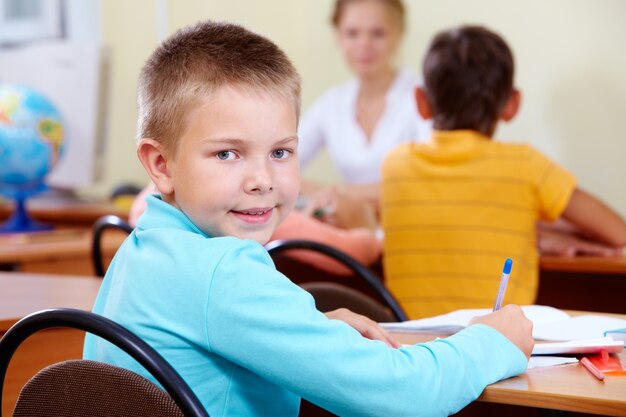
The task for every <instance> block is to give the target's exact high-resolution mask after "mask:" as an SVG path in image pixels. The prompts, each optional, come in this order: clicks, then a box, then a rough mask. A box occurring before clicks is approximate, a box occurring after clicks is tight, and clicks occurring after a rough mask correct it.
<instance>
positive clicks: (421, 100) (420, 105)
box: [415, 87, 433, 120]
mask: <svg viewBox="0 0 626 417" xmlns="http://www.w3.org/2000/svg"><path fill="white" fill-rule="evenodd" d="M415 102H416V103H417V112H418V113H419V114H420V116H422V119H424V120H428V119H431V118H432V117H433V113H432V111H431V109H430V103H428V96H426V90H424V89H423V88H421V87H417V88H416V89H415Z"/></svg>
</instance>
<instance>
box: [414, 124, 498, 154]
mask: <svg viewBox="0 0 626 417" xmlns="http://www.w3.org/2000/svg"><path fill="white" fill-rule="evenodd" d="M490 141H491V139H490V138H489V137H488V136H485V135H483V134H481V133H479V132H477V131H474V130H434V131H433V133H432V140H431V141H430V142H428V143H425V144H422V145H419V146H418V148H417V149H419V153H421V154H423V155H424V156H425V157H428V158H431V159H439V160H461V159H467V158H471V157H473V156H476V155H477V154H478V153H480V152H482V150H483V149H484V145H485V144H487V143H489V142H490Z"/></svg>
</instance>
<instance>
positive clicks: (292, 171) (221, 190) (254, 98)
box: [160, 86, 300, 244]
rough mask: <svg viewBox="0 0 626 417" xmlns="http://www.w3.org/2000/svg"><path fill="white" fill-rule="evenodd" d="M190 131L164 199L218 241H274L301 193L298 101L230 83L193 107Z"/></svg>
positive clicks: (171, 171) (184, 137)
mask: <svg viewBox="0 0 626 417" xmlns="http://www.w3.org/2000/svg"><path fill="white" fill-rule="evenodd" d="M187 126H188V129H187V130H186V132H185V133H184V134H183V135H182V136H181V137H180V138H179V139H178V145H177V150H176V154H175V156H174V157H173V158H172V159H169V160H168V161H167V169H168V171H169V175H168V177H169V182H170V183H169V184H166V186H165V187H163V188H166V191H170V192H164V190H163V189H162V190H161V192H162V194H163V199H164V200H165V201H167V202H169V203H171V204H173V205H175V206H176V207H178V208H179V209H181V210H182V211H183V212H184V213H185V214H186V215H187V216H188V217H189V218H190V219H191V220H192V221H193V222H194V223H195V224H196V226H198V227H199V228H200V229H202V230H203V231H204V232H205V233H207V234H209V235H211V236H235V237H238V238H241V239H252V240H255V241H257V242H259V243H261V244H265V243H267V242H268V241H269V239H270V237H271V235H272V234H273V233H274V230H275V229H276V227H277V226H278V224H279V223H280V222H281V221H282V220H283V219H284V218H285V217H286V216H287V214H288V213H289V211H290V210H291V209H292V208H293V206H294V204H295V201H296V198H297V195H298V192H299V189H300V169H299V164H298V158H297V155H296V151H297V145H298V138H297V117H296V113H295V108H294V104H293V102H292V101H291V100H289V99H286V98H284V97H281V96H279V95H270V94H268V93H267V92H263V91H260V90H253V91H250V90H245V89H242V88H238V87H231V86H226V87H222V88H220V89H219V90H217V91H216V92H215V93H214V94H212V95H211V97H210V98H209V99H207V100H205V101H204V102H203V103H202V104H201V105H200V106H198V107H197V108H195V109H194V110H193V112H192V113H191V114H190V116H189V120H188V124H187ZM168 186H169V187H170V188H168ZM160 188H161V187H160Z"/></svg>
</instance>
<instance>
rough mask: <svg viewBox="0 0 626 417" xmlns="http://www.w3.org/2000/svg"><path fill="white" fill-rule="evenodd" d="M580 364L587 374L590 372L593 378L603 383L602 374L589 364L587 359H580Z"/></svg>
mask: <svg viewBox="0 0 626 417" xmlns="http://www.w3.org/2000/svg"><path fill="white" fill-rule="evenodd" d="M580 363H581V364H582V365H583V366H584V367H585V368H587V370H588V371H589V372H591V374H592V375H593V376H595V377H596V378H598V379H599V380H600V381H604V373H602V371H601V370H599V369H598V368H596V366H595V365H594V364H593V363H591V361H590V360H589V359H588V358H587V357H582V358H581V359H580Z"/></svg>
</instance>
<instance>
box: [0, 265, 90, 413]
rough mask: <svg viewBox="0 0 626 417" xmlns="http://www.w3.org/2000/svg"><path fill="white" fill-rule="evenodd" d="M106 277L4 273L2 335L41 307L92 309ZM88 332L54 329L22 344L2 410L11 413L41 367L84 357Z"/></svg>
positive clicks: (9, 375)
mask: <svg viewBox="0 0 626 417" xmlns="http://www.w3.org/2000/svg"><path fill="white" fill-rule="evenodd" d="M101 282H102V280H101V279H100V278H96V277H82V279H76V278H74V277H66V276H58V275H38V274H23V273H17V272H0V337H2V335H3V334H4V333H5V332H6V331H7V330H8V329H9V327H11V326H12V325H13V324H14V323H15V322H17V321H18V320H19V319H21V318H23V317H24V316H26V315H28V314H30V313H33V312H35V311H38V310H43V309H46V308H54V307H72V308H79V309H82V310H91V308H92V306H93V303H94V300H95V298H96V294H97V293H98V289H99V288H100V284H101ZM83 339H84V332H80V331H78V330H69V329H51V330H45V331H42V332H39V333H37V334H35V335H33V336H32V337H30V338H28V339H27V340H26V342H24V344H22V345H21V346H20V347H19V348H18V350H17V352H16V353H15V356H14V357H13V359H12V361H11V364H10V366H9V369H8V372H7V377H6V379H5V385H4V393H3V396H2V413H3V415H5V416H10V415H11V413H12V411H13V406H14V404H15V401H16V399H17V395H18V394H19V390H20V389H21V387H22V386H23V385H24V384H25V383H26V381H28V379H29V378H30V377H32V376H33V375H34V374H36V373H37V372H38V371H39V370H40V369H42V368H44V367H46V366H48V365H51V364H53V363H56V362H60V361H62V360H66V359H79V358H81V357H82V346H83Z"/></svg>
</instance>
